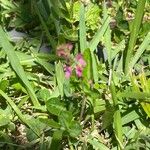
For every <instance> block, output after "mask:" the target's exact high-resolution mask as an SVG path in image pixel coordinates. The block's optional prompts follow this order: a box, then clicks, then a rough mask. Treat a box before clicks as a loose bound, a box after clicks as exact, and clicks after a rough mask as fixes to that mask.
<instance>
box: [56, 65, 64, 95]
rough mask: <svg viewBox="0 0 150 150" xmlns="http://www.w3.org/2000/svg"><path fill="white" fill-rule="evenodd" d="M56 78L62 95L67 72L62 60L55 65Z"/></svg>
mask: <svg viewBox="0 0 150 150" xmlns="http://www.w3.org/2000/svg"><path fill="white" fill-rule="evenodd" d="M55 72H56V79H57V84H58V88H59V92H60V95H61V97H63V96H64V82H65V74H64V70H63V65H62V63H61V62H58V63H57V64H56V65H55Z"/></svg>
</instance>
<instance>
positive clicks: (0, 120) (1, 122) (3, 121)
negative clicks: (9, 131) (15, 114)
mask: <svg viewBox="0 0 150 150" xmlns="http://www.w3.org/2000/svg"><path fill="white" fill-rule="evenodd" d="M9 123H10V119H9V118H8V116H4V115H3V114H1V115H0V127H2V126H5V125H7V124H9Z"/></svg>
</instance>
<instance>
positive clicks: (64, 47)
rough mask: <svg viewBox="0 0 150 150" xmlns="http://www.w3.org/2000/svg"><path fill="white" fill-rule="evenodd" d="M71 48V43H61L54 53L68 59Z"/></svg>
mask: <svg viewBox="0 0 150 150" xmlns="http://www.w3.org/2000/svg"><path fill="white" fill-rule="evenodd" d="M72 48H73V45H72V44H71V43H66V44H61V45H59V46H58V47H57V51H56V54H57V56H59V57H63V58H65V59H68V57H69V56H70V52H71V50H72Z"/></svg>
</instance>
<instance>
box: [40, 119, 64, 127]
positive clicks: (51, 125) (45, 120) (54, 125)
mask: <svg viewBox="0 0 150 150" xmlns="http://www.w3.org/2000/svg"><path fill="white" fill-rule="evenodd" d="M39 120H40V121H41V122H42V123H45V124H46V125H48V126H49V127H52V128H54V129H56V128H58V129H59V128H60V127H61V126H60V125H59V124H58V123H57V122H56V121H54V120H52V119H48V118H39Z"/></svg>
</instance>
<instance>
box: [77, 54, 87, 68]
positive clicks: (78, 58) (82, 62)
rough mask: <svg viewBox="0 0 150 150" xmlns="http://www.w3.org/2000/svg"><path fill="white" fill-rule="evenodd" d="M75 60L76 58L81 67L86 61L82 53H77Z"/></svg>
mask: <svg viewBox="0 0 150 150" xmlns="http://www.w3.org/2000/svg"><path fill="white" fill-rule="evenodd" d="M76 60H77V62H78V63H79V65H80V66H81V67H85V66H86V62H85V60H84V59H83V56H82V54H78V55H77V56H76Z"/></svg>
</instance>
